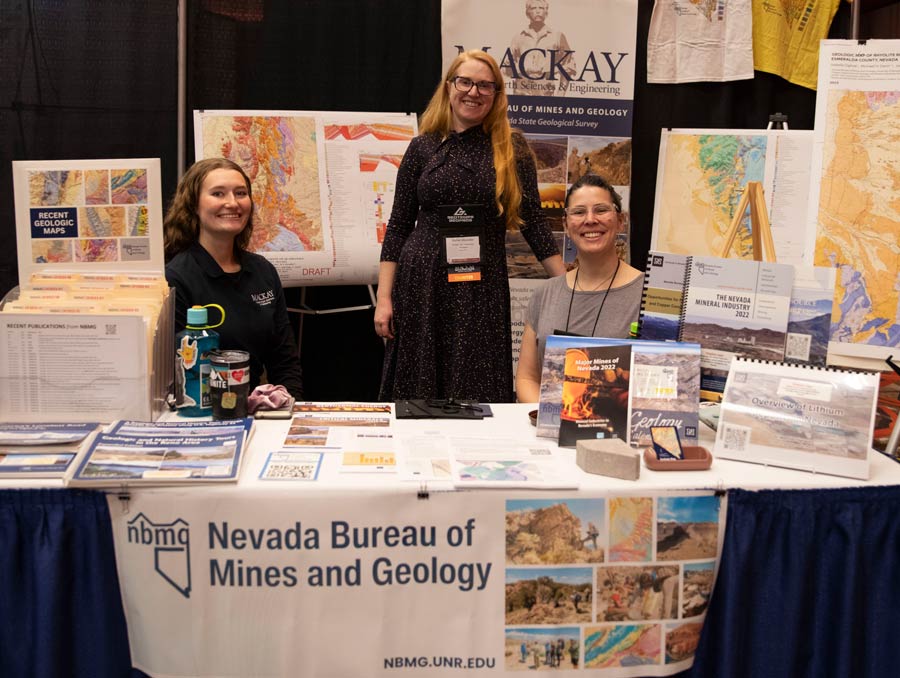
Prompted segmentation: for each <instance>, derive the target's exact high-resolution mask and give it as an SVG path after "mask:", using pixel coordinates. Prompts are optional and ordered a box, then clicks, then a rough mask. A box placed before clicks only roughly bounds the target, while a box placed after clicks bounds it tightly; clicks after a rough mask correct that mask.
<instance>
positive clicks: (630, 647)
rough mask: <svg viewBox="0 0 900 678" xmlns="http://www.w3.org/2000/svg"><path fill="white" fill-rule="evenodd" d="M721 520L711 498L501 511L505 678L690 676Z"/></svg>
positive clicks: (531, 503) (520, 506)
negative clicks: (532, 674) (535, 675)
mask: <svg viewBox="0 0 900 678" xmlns="http://www.w3.org/2000/svg"><path fill="white" fill-rule="evenodd" d="M720 514H721V506H720V503H719V498H718V497H716V496H712V495H697V496H679V497H665V496H660V497H649V496H647V497H609V498H606V499H601V498H594V499H559V500H556V499H523V500H508V501H507V502H506V581H505V609H506V617H505V621H506V633H505V649H504V666H505V668H506V670H507V671H517V670H521V671H529V670H542V669H545V668H550V669H573V670H574V669H614V668H618V669H619V670H620V671H621V668H623V667H629V668H633V669H634V670H635V671H637V673H635V674H634V675H669V674H670V673H674V672H677V671H681V670H684V669H686V668H688V667H689V666H690V663H689V662H690V660H691V659H692V658H693V655H694V650H695V649H696V647H697V642H698V640H699V638H700V630H701V628H702V626H703V619H704V616H705V613H706V608H707V605H708V602H709V598H710V595H711V593H712V588H713V583H714V580H715V566H716V558H717V555H718V549H719V526H720V518H721V515H720ZM652 667H658V669H657V670H654V669H653V668H652ZM600 675H602V673H601V674H600ZM616 675H622V674H621V673H616Z"/></svg>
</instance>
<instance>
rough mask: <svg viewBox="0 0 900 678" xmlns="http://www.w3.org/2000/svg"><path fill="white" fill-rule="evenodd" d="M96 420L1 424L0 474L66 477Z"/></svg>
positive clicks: (83, 447) (71, 469) (4, 475)
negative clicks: (76, 422)
mask: <svg viewBox="0 0 900 678" xmlns="http://www.w3.org/2000/svg"><path fill="white" fill-rule="evenodd" d="M98 426H99V424H96V423H91V424H27V423H23V424H0V478H6V479H9V478H52V479H61V480H63V481H65V480H67V479H68V478H69V476H71V475H72V473H73V472H74V470H75V466H76V463H75V461H76V459H77V458H78V456H79V454H81V453H82V452H83V451H84V449H85V447H86V445H87V443H88V442H89V440H90V438H91V436H92V434H93V433H95V432H96V430H97V427H98Z"/></svg>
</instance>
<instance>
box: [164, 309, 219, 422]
mask: <svg viewBox="0 0 900 678" xmlns="http://www.w3.org/2000/svg"><path fill="white" fill-rule="evenodd" d="M210 307H211V308H216V309H218V310H219V312H220V313H221V314H222V320H221V321H220V322H219V323H218V324H217V325H209V324H208V322H209V319H208V314H207V311H206V309H207V308H210ZM223 322H225V309H223V308H222V307H221V306H219V305H218V304H207V305H206V306H193V307H191V308H189V309H188V311H187V323H186V324H185V328H184V329H183V330H182V331H181V332H179V333H178V334H177V335H175V407H176V408H177V409H178V414H180V415H181V416H183V417H206V416H210V415H211V414H212V400H211V399H210V396H209V371H210V365H209V352H210V351H212V350H215V349H217V348H219V333H218V332H214V331H213V330H212V328H213V327H218V326H219V325H221V324H222V323H223Z"/></svg>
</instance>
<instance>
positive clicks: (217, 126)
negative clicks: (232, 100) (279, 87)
mask: <svg viewBox="0 0 900 678" xmlns="http://www.w3.org/2000/svg"><path fill="white" fill-rule="evenodd" d="M203 157H205V158H215V157H224V158H229V159H230V160H234V161H235V162H236V163H237V164H239V165H240V166H241V167H243V168H244V171H246V172H247V175H248V176H249V177H250V180H251V181H252V183H253V204H254V207H255V213H254V216H253V237H252V239H251V241H250V249H251V250H254V251H256V252H261V251H267V252H273V251H278V252H310V251H313V252H315V251H321V250H322V249H324V242H325V237H324V234H323V230H324V229H323V223H322V208H321V201H320V193H319V186H320V181H319V159H318V152H317V147H316V121H315V118H313V117H303V116H229V115H222V116H204V117H203Z"/></svg>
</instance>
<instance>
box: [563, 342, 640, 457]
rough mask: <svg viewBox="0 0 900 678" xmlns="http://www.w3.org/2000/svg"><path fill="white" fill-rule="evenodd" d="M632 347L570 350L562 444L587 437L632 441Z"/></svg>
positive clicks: (564, 383)
mask: <svg viewBox="0 0 900 678" xmlns="http://www.w3.org/2000/svg"><path fill="white" fill-rule="evenodd" d="M630 374H631V346H630V345H627V344H625V345H612V346H589V347H584V348H570V349H568V350H567V351H566V363H565V376H564V379H563V388H562V410H561V412H560V415H559V446H560V447H575V443H576V442H577V441H579V440H584V439H589V438H590V439H597V438H604V439H605V438H619V439H621V440H626V441H627V440H628V433H629V428H630V427H629V422H628V386H629V379H630Z"/></svg>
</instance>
